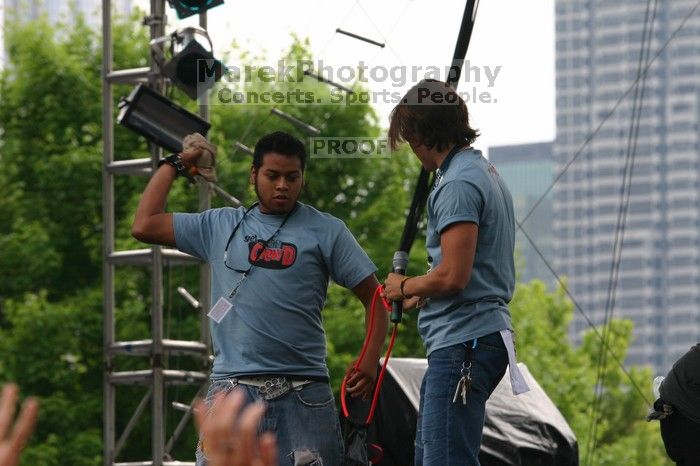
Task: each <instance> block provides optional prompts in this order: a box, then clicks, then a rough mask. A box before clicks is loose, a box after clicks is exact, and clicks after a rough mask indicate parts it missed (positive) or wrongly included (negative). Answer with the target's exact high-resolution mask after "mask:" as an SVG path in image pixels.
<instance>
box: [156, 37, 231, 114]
mask: <svg viewBox="0 0 700 466" xmlns="http://www.w3.org/2000/svg"><path fill="white" fill-rule="evenodd" d="M196 35H200V36H202V37H203V38H205V39H206V41H207V42H208V43H209V50H206V49H205V48H204V47H203V46H202V44H200V43H199V42H197V40H196V39H195V36H196ZM168 40H169V41H170V56H171V58H170V60H169V61H168V62H167V63H166V62H165V57H164V55H163V51H162V49H161V48H160V47H157V46H156V45H157V44H160V43H161V42H166V41H168ZM213 52H214V47H213V44H212V42H211V38H210V37H209V34H207V31H205V30H204V29H201V28H198V27H187V28H184V29H180V30H178V31H175V32H174V33H172V34H171V35H170V36H163V37H159V38H157V39H153V40H152V41H151V53H152V54H153V57H154V59H155V60H156V62H157V63H158V65H159V66H160V69H161V72H162V73H163V75H165V76H166V77H168V78H169V79H170V81H171V82H172V83H173V84H175V85H176V86H177V87H178V88H180V89H182V91H183V92H184V93H185V94H187V95H188V96H189V97H190V98H191V99H195V100H196V99H197V97H198V96H200V95H201V94H203V93H204V92H206V91H207V90H208V89H211V87H212V86H213V85H214V83H216V81H218V80H219V79H221V76H222V74H223V69H224V65H223V64H222V63H221V62H220V61H219V60H217V59H215V58H214V53H213Z"/></svg>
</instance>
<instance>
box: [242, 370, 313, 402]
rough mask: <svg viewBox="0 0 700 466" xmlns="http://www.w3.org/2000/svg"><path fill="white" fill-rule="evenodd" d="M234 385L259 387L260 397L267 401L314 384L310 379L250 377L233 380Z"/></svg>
mask: <svg viewBox="0 0 700 466" xmlns="http://www.w3.org/2000/svg"><path fill="white" fill-rule="evenodd" d="M231 382H232V383H234V384H241V385H250V386H251V387H257V388H258V393H259V394H260V396H261V397H262V398H263V399H264V400H266V401H269V400H275V399H277V398H280V397H282V396H284V395H286V394H287V393H288V392H289V391H290V390H297V389H299V388H301V387H303V386H305V385H308V384H310V383H313V382H314V381H313V380H309V379H290V378H289V377H284V376H274V377H269V376H259V377H258V376H248V377H237V378H233V379H231Z"/></svg>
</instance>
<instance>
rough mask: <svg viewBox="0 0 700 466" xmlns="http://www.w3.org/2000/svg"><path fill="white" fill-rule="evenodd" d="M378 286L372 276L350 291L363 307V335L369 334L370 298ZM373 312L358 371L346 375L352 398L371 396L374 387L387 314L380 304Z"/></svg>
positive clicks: (384, 335) (384, 337)
mask: <svg viewBox="0 0 700 466" xmlns="http://www.w3.org/2000/svg"><path fill="white" fill-rule="evenodd" d="M378 286H379V282H378V281H377V277H376V276H375V275H374V274H372V275H370V276H369V277H367V278H365V279H364V280H362V281H361V282H360V283H359V284H358V285H357V286H355V287H354V288H353V289H352V292H353V293H355V296H357V298H358V299H359V300H360V301H361V302H362V305H363V306H364V307H365V335H367V333H369V328H370V327H369V325H370V320H371V319H370V311H371V306H372V298H373V296H374V292H375V290H376V289H377V287H378ZM375 312H376V314H375V316H374V321H373V325H372V337H371V340H370V342H369V346H368V347H367V353H365V356H364V359H363V360H362V362H361V364H360V367H359V370H357V371H354V372H352V371H350V372H349V373H348V379H347V388H348V392H350V394H351V395H353V396H357V395H360V394H362V395H369V394H371V393H372V388H373V387H374V380H375V379H376V376H377V363H378V361H379V355H380V353H381V351H382V347H383V346H384V340H385V339H386V332H387V327H388V322H389V321H388V317H387V312H386V311H385V310H384V306H382V305H381V303H378V305H377V306H376V310H375Z"/></svg>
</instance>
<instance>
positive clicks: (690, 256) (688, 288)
mask: <svg viewBox="0 0 700 466" xmlns="http://www.w3.org/2000/svg"><path fill="white" fill-rule="evenodd" d="M649 3H651V4H652V5H653V4H654V3H657V2H649ZM695 3H696V2H695V1H694V0H674V1H673V2H658V4H657V9H656V12H655V14H649V15H647V10H646V7H647V2H640V1H630V0H624V1H619V2H613V1H609V0H607V1H592V0H562V1H557V2H556V87H557V89H556V96H557V102H556V109H557V136H556V141H555V143H554V160H555V165H556V166H555V171H556V173H560V172H561V171H562V170H564V168H565V167H566V165H567V164H569V163H570V166H569V168H568V169H567V171H566V174H565V175H564V176H563V177H562V178H561V180H560V181H559V182H558V183H557V184H556V187H555V190H554V256H555V258H556V259H555V266H556V269H557V270H558V271H559V273H561V274H562V275H565V276H567V277H568V280H569V285H570V289H571V291H572V293H573V295H574V297H575V298H576V300H577V302H578V303H579V304H580V305H581V307H582V309H583V310H584V311H585V312H586V313H587V314H588V315H589V316H590V317H591V319H592V320H593V321H594V322H595V323H596V324H598V325H599V324H601V323H603V321H604V316H605V313H606V303H608V302H610V299H609V296H611V287H610V284H611V270H612V269H613V267H612V259H613V245H614V242H615V238H616V235H618V237H622V239H623V243H622V244H623V248H622V255H621V262H620V264H619V276H618V277H617V280H616V283H617V287H616V290H615V293H614V307H613V308H612V309H613V312H614V317H621V318H627V319H630V320H632V321H633V322H634V331H633V343H632V346H631V350H630V353H629V355H628V358H627V363H629V364H648V365H650V366H652V367H653V368H654V370H655V371H656V372H657V373H665V372H666V371H667V370H668V369H669V368H670V367H671V365H672V363H673V362H674V361H675V360H676V359H677V358H678V357H680V356H681V355H682V354H683V353H685V352H686V351H687V349H688V348H689V347H690V346H691V345H692V344H694V343H696V342H698V341H699V340H700V150H699V139H700V132H699V125H700V52H699V51H700V14H698V12H696V13H695V14H692V15H689V13H690V12H691V11H692V10H693V8H694V7H695V6H696V5H695ZM651 17H653V18H654V20H653V29H652V32H651V34H650V37H651V41H650V47H649V50H650V53H649V60H651V59H653V58H654V57H655V56H656V55H657V53H658V51H659V50H661V49H662V47H664V44H665V43H666V42H667V41H669V42H668V45H667V46H666V48H665V50H664V51H663V52H662V53H660V54H659V55H658V57H657V58H656V59H655V61H654V62H653V64H651V66H650V67H649V71H648V72H647V74H646V78H645V79H643V80H641V81H639V87H638V91H637V94H636V95H637V102H641V118H640V120H639V125H638V128H634V127H632V126H631V121H632V118H631V117H632V110H633V107H634V102H635V99H634V97H635V89H634V88H633V87H632V86H633V83H634V82H635V81H636V80H637V76H638V66H639V62H640V49H641V47H642V38H643V37H644V30H645V24H649V23H650V22H651V21H647V20H646V19H647V18H649V19H651ZM684 22H685V23H684ZM683 23H684V24H683ZM676 31H677V32H676ZM642 82H643V84H644V85H643V86H641V84H642ZM630 89H631V90H630ZM628 90H629V92H628ZM626 93H627V95H626V97H624V98H623V95H625V94H626ZM642 97H643V98H642ZM620 99H621V100H620ZM618 100H620V103H619V105H618ZM608 115H609V116H608ZM598 128H599V129H598ZM594 132H595V134H594V135H593V136H592V139H591V140H590V142H588V143H586V141H587V139H589V137H590V135H591V134H593V133H594ZM630 134H632V137H630ZM635 135H636V137H635ZM635 143H636V147H635V150H634V151H628V148H629V147H630V146H634V145H635ZM582 148H584V149H583V150H581V149H582ZM578 152H580V155H578V157H577V158H576V160H575V161H574V162H571V161H572V160H573V158H574V157H575V156H576V154H577V153H578ZM628 153H630V154H633V156H632V157H630V158H629V160H630V163H629V167H631V173H632V176H631V185H630V186H631V188H630V196H629V202H628V203H626V202H625V203H623V202H622V199H623V197H622V196H621V192H622V190H623V178H624V176H623V173H624V167H625V160H626V156H627V154H628ZM621 205H627V208H626V210H627V215H626V222H625V223H624V225H625V228H624V234H621V232H622V230H620V229H619V228H618V222H617V219H618V214H619V212H620V209H621ZM586 328H587V324H586V323H585V321H584V319H583V318H582V316H581V315H580V313H577V314H576V318H575V322H574V325H573V328H572V334H573V335H574V337H575V338H579V337H580V334H581V332H582V331H583V330H585V329H586Z"/></svg>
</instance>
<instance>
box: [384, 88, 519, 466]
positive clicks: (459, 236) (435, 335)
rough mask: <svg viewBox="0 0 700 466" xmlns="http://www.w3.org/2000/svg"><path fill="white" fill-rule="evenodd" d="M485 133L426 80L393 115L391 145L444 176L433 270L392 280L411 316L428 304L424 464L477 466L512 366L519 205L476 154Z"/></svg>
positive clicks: (431, 228) (422, 325) (432, 226)
mask: <svg viewBox="0 0 700 466" xmlns="http://www.w3.org/2000/svg"><path fill="white" fill-rule="evenodd" d="M477 136H478V133H477V132H476V131H475V130H474V129H473V128H471V127H470V126H469V115H468V112H467V106H466V104H465V103H464V101H463V100H462V98H461V97H460V96H459V95H458V94H457V93H456V92H455V90H454V89H453V88H452V87H451V86H448V85H447V84H445V83H443V82H439V81H435V80H424V81H421V82H420V83H419V84H417V85H416V86H414V87H413V88H412V89H411V90H409V91H408V93H407V94H406V96H404V98H403V99H402V100H401V103H400V104H399V105H397V106H396V108H394V110H393V112H392V114H391V123H390V126H389V139H390V142H391V145H392V148H395V147H396V146H397V145H398V144H399V143H400V142H401V141H406V142H408V143H409V145H410V146H411V149H412V150H413V152H414V153H415V154H416V157H418V159H419V160H420V162H421V164H422V165H423V168H425V169H426V170H428V171H437V173H436V181H435V185H434V188H433V191H432V192H431V193H430V195H429V197H428V228H427V236H426V246H427V250H428V261H429V264H430V270H429V271H428V273H426V274H424V275H419V276H404V275H399V274H390V275H389V276H388V277H387V279H386V282H385V286H386V288H385V291H384V295H385V296H386V297H387V298H389V299H391V300H394V301H399V300H403V305H404V309H405V310H410V309H412V308H415V307H416V306H417V305H419V307H421V309H420V313H419V314H418V330H419V332H420V334H421V337H422V338H423V343H424V344H425V346H426V350H427V352H428V369H427V371H426V373H425V377H424V379H423V383H422V385H421V399H420V408H419V415H418V422H417V426H416V442H415V464H416V466H453V465H454V466H457V465H459V466H464V465H470V466H478V465H479V449H480V446H481V435H482V431H483V427H484V415H485V405H486V400H487V399H488V398H489V396H490V395H491V392H492V391H493V389H494V388H495V387H496V385H497V384H498V382H499V381H500V380H501V377H503V374H504V373H505V370H506V366H507V365H508V353H507V351H508V350H507V347H506V342H508V344H510V342H511V341H512V337H511V336H510V330H512V326H511V320H510V313H509V311H508V302H509V301H510V299H511V297H512V294H513V289H514V287H515V270H514V264H513V247H514V240H515V238H514V237H515V220H514V216H513V201H512V199H511V196H510V193H509V192H508V188H507V187H506V185H505V183H504V182H503V180H502V179H501V177H500V176H499V175H498V173H497V171H496V169H495V168H494V167H493V166H492V165H491V164H490V163H489V162H488V161H487V160H486V159H485V158H484V157H483V156H482V155H481V152H479V151H477V150H474V149H472V148H471V144H472V142H474V140H475V139H476V138H477ZM506 335H507V337H506Z"/></svg>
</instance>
